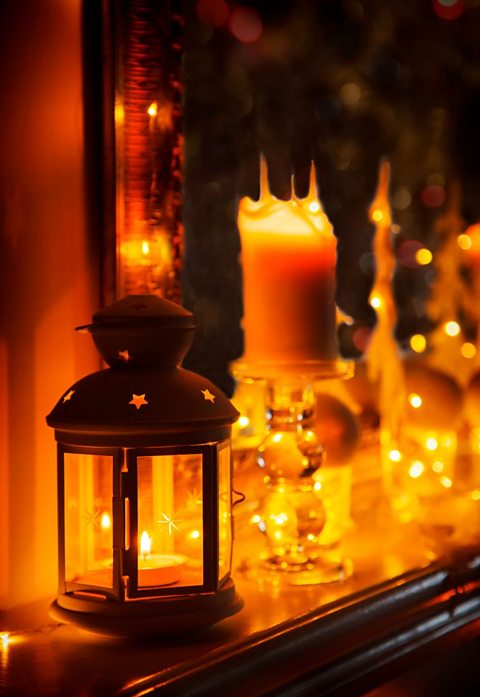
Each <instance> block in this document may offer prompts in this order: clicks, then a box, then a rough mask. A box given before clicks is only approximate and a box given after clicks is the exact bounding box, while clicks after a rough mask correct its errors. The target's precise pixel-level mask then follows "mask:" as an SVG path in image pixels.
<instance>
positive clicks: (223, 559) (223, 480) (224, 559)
mask: <svg viewBox="0 0 480 697" xmlns="http://www.w3.org/2000/svg"><path fill="white" fill-rule="evenodd" d="M217 452H218V454H217V460H218V586H219V587H220V586H221V585H222V583H224V582H225V580H226V579H227V578H228V577H229V576H230V573H231V568H232V545H233V521H232V467H233V464H232V448H231V445H230V441H224V442H223V443H219V444H218V446H217Z"/></svg>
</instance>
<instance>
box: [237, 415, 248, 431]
mask: <svg viewBox="0 0 480 697" xmlns="http://www.w3.org/2000/svg"><path fill="white" fill-rule="evenodd" d="M249 424H250V419H249V418H248V416H243V415H242V416H240V417H239V419H238V425H239V427H240V428H247V426H248V425H249Z"/></svg>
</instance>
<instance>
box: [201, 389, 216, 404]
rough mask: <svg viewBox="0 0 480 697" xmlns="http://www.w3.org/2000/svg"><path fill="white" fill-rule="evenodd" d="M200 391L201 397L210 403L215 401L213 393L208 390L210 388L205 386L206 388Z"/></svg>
mask: <svg viewBox="0 0 480 697" xmlns="http://www.w3.org/2000/svg"><path fill="white" fill-rule="evenodd" d="M200 392H201V393H202V394H203V399H204V400H205V401H206V402H211V403H212V404H213V403H214V401H215V395H214V394H212V393H211V392H210V390H209V389H208V387H207V389H205V390H200Z"/></svg>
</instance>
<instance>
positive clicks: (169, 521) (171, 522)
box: [157, 513, 180, 535]
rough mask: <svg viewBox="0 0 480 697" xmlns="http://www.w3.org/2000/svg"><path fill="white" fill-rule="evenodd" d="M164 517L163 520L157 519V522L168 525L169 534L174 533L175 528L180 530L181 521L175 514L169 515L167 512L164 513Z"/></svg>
mask: <svg viewBox="0 0 480 697" xmlns="http://www.w3.org/2000/svg"><path fill="white" fill-rule="evenodd" d="M162 518H163V520H157V523H162V524H163V525H167V527H168V534H169V535H171V534H172V531H173V530H178V526H177V523H179V522H180V521H179V520H178V519H177V518H176V517H175V514H173V515H172V516H170V515H167V514H166V513H162Z"/></svg>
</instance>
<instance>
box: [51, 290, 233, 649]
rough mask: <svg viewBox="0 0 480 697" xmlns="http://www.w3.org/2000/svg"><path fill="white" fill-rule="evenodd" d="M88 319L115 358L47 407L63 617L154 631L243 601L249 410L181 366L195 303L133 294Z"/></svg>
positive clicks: (119, 629)
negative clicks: (242, 435)
mask: <svg viewBox="0 0 480 697" xmlns="http://www.w3.org/2000/svg"><path fill="white" fill-rule="evenodd" d="M79 329H80V330H82V331H88V332H89V333H91V334H92V336H93V339H94V342H95V344H96V346H97V348H98V349H99V351H100V353H101V355H102V357H103V358H104V360H105V361H106V362H107V364H108V365H109V366H110V367H109V368H107V369H105V370H100V371H98V372H96V373H93V374H91V375H88V376H87V377H85V378H83V379H81V380H79V381H78V382H77V383H75V384H74V385H72V386H71V387H70V388H69V389H68V390H66V391H65V393H64V395H63V396H62V397H61V398H60V399H59V401H58V402H57V404H56V406H55V407H54V408H53V410H52V412H51V413H50V414H49V416H48V417H47V423H48V425H49V426H52V427H53V428H54V429H55V437H56V440H57V441H58V490H59V500H58V511H59V594H58V597H57V599H56V601H55V602H54V603H53V605H52V615H53V617H54V618H56V619H58V620H60V621H64V622H72V623H74V624H78V625H79V626H80V627H82V628H84V629H86V630H89V631H92V632H95V633H105V634H110V635H142V636H145V635H146V634H168V633H171V632H178V631H182V630H188V629H192V628H197V627H201V626H204V625H209V624H212V623H214V622H217V621H218V620H221V619H223V618H224V617H227V616H229V615H232V614H234V613H235V612H237V611H238V610H240V609H241V607H242V605H243V603H242V601H241V599H240V598H239V596H238V595H237V593H236V591H235V586H234V583H233V581H232V579H231V577H230V568H231V553H232V540H233V530H232V460H231V448H230V434H231V424H232V423H233V422H234V421H235V420H236V419H237V417H238V412H237V411H236V409H235V408H234V407H233V406H232V405H231V403H230V402H229V400H228V399H227V398H226V397H225V395H223V393H222V392H221V391H220V390H219V389H218V388H217V387H216V386H215V385H214V384H213V383H211V382H210V381H209V380H206V379H205V378H203V377H201V376H200V375H197V374H195V373H192V372H190V371H188V370H185V369H183V368H181V367H179V364H180V362H181V360H182V359H183V357H184V356H185V354H186V352H187V350H188V348H189V346H190V343H191V340H192V337H193V333H194V330H195V326H194V322H193V316H192V315H191V313H190V312H188V311H187V310H185V309H184V308H182V307H180V306H179V305H176V304H175V303H172V302H169V301H167V300H164V299H163V298H159V297H157V296H149V295H145V296H144V295H140V296H128V297H126V298H123V299H122V300H119V301H117V302H115V303H113V304H112V305H110V306H109V307H107V308H105V309H104V310H101V311H100V312H97V313H96V314H95V315H94V316H93V322H92V324H90V325H87V326H84V327H80V328H79Z"/></svg>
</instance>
